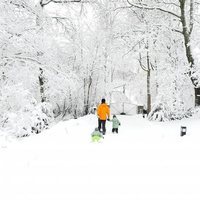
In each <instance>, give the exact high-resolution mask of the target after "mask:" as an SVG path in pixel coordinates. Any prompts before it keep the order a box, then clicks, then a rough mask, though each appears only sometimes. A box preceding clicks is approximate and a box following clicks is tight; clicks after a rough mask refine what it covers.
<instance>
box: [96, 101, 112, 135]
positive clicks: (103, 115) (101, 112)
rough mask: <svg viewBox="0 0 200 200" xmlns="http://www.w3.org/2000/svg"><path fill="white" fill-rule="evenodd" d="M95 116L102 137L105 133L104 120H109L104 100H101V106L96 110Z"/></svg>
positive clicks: (107, 108)
mask: <svg viewBox="0 0 200 200" xmlns="http://www.w3.org/2000/svg"><path fill="white" fill-rule="evenodd" d="M97 115H98V129H99V131H101V129H102V133H103V135H105V133H106V120H107V119H108V120H110V108H109V106H108V105H107V104H106V100H105V99H102V100H101V104H100V105H99V106H98V108H97Z"/></svg>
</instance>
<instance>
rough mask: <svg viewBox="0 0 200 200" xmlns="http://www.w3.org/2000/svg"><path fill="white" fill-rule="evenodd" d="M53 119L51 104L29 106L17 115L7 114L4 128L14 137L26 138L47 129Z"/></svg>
mask: <svg viewBox="0 0 200 200" xmlns="http://www.w3.org/2000/svg"><path fill="white" fill-rule="evenodd" d="M52 119H53V115H52V112H51V106H50V105H49V104H47V103H41V104H38V105H34V104H29V105H27V106H25V107H24V108H23V109H21V110H19V111H18V112H16V113H8V114H5V115H4V116H3V120H2V128H3V129H4V130H5V131H6V132H8V133H10V134H12V135H14V136H17V137H25V136H29V135H31V134H38V133H40V132H41V131H42V130H44V129H47V128H48V127H49V125H50V123H51V120H52Z"/></svg>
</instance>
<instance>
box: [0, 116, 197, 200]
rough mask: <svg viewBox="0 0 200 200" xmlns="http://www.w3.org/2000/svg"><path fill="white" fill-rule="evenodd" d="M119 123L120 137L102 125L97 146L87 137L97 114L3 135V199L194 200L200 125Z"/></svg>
mask: <svg viewBox="0 0 200 200" xmlns="http://www.w3.org/2000/svg"><path fill="white" fill-rule="evenodd" d="M119 119H120V121H121V124H122V125H121V127H120V129H119V134H118V135H117V134H115V135H114V134H111V124H110V123H109V122H107V135H106V136H105V139H104V140H102V141H101V142H100V143H92V142H91V138H90V133H91V132H92V131H93V129H94V128H95V124H96V120H97V119H96V116H94V115H88V116H86V117H82V118H79V119H77V120H69V121H66V122H60V123H59V124H57V125H55V126H54V127H52V128H51V129H50V130H47V131H44V132H42V133H41V134H39V135H35V136H31V137H28V138H23V139H20V140H15V139H12V138H6V139H5V138H3V137H2V136H1V137H0V160H1V164H0V177H1V178H0V199H2V200H134V199H135V200H199V199H200V190H199V187H200V170H199V169H200V157H199V153H200V145H199V144H200V136H199V134H200V133H199V130H200V123H199V120H195V119H193V120H185V121H177V122H169V123H154V122H149V121H147V120H146V119H143V118H142V117H141V116H119ZM181 125H186V126H187V128H188V134H187V135H186V136H184V137H180V126H181Z"/></svg>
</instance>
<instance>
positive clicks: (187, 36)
mask: <svg viewBox="0 0 200 200" xmlns="http://www.w3.org/2000/svg"><path fill="white" fill-rule="evenodd" d="M185 3H186V1H185V0H180V8H181V23H182V27H183V31H182V33H183V37H184V45H185V51H186V57H187V60H188V63H189V67H190V71H189V73H188V74H189V77H190V80H191V82H192V84H193V86H194V91H195V92H194V94H195V106H199V105H200V102H199V100H198V99H199V97H198V96H197V92H196V91H197V90H198V88H197V86H198V80H197V78H196V77H194V76H193V74H194V68H195V63H194V57H193V55H192V49H191V44H190V37H191V33H192V29H193V6H194V5H193V4H194V2H193V0H191V1H190V27H189V28H188V26H187V22H186V14H185Z"/></svg>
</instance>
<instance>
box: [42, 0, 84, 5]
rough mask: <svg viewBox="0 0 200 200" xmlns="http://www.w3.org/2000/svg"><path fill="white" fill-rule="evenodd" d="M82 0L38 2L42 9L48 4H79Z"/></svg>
mask: <svg viewBox="0 0 200 200" xmlns="http://www.w3.org/2000/svg"><path fill="white" fill-rule="evenodd" d="M80 2H82V0H48V1H46V2H45V1H43V0H40V5H41V6H42V7H44V6H46V5H48V4H49V3H80Z"/></svg>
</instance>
